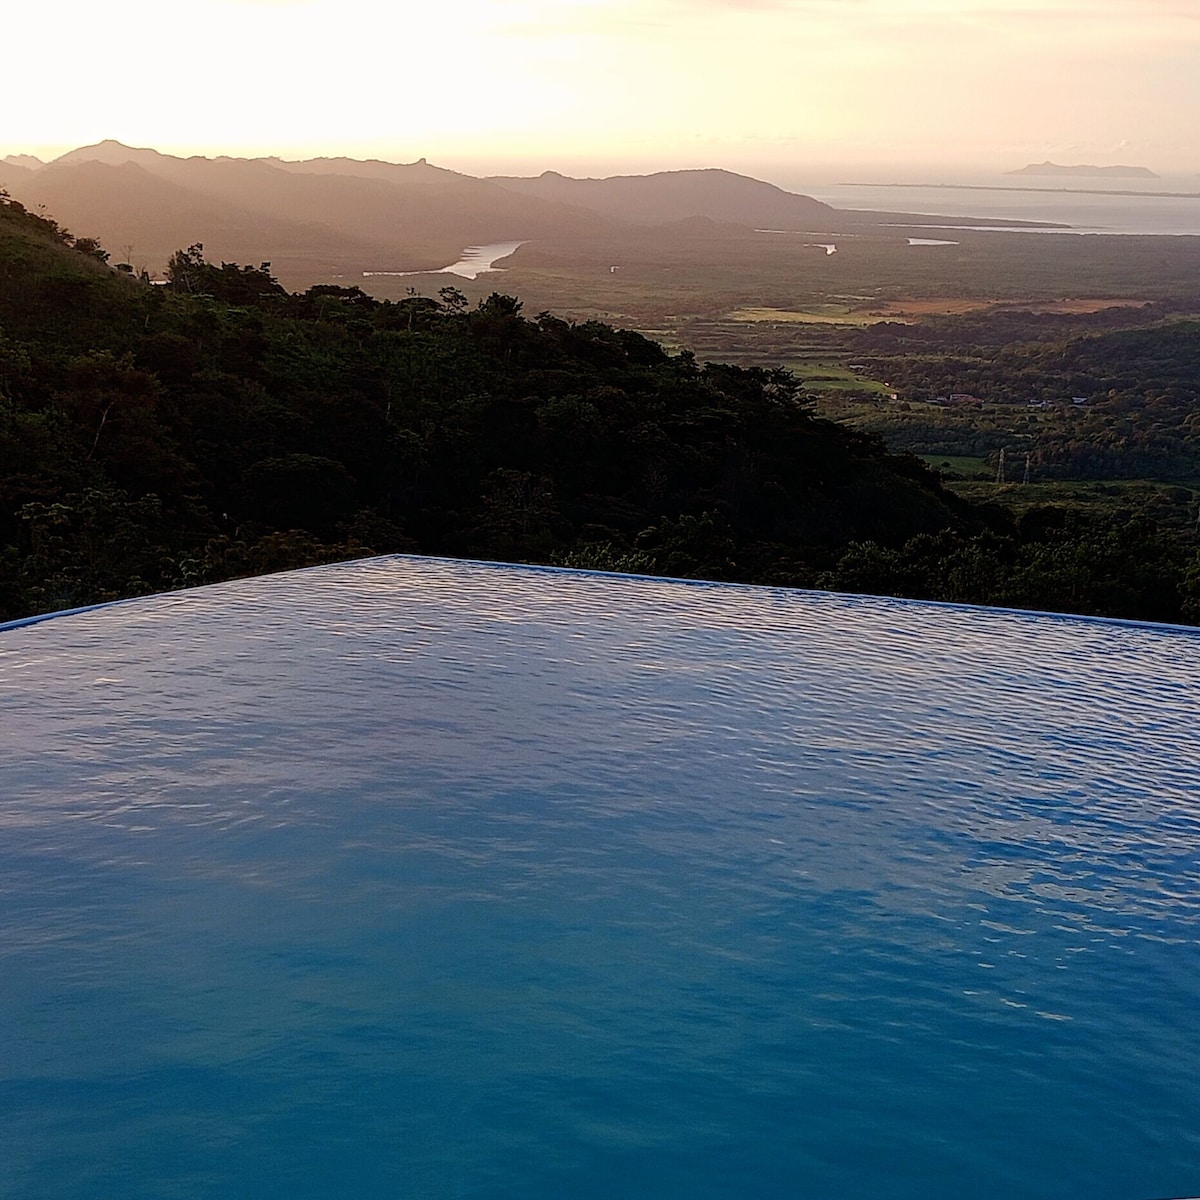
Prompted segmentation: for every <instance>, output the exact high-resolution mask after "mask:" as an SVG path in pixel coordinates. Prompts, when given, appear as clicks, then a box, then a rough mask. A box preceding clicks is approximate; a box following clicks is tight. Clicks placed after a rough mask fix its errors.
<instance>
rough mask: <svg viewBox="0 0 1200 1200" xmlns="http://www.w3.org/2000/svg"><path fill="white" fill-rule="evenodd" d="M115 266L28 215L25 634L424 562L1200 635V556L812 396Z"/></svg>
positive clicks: (441, 319) (2, 275) (1182, 539)
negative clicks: (933, 463)
mask: <svg viewBox="0 0 1200 1200" xmlns="http://www.w3.org/2000/svg"><path fill="white" fill-rule="evenodd" d="M106 260H107V255H106V254H105V252H104V250H103V249H102V248H101V247H100V246H98V245H97V244H96V243H95V242H94V241H92V240H90V239H87V238H80V239H76V238H73V237H72V236H71V235H70V234H69V233H67V232H66V231H65V230H63V229H61V228H60V227H59V226H58V225H57V224H56V223H55V222H54V221H52V220H50V219H48V218H46V217H44V216H39V215H36V214H33V213H30V212H28V211H26V210H25V209H24V207H23V206H21V205H20V204H18V203H16V202H15V201H13V200H11V199H10V198H8V197H0V464H2V466H0V615H2V616H4V617H19V616H22V615H25V614H29V613H35V612H41V611H50V610H55V609H59V608H65V607H71V606H76V605H80V604H85V603H90V602H95V601H100V600H106V599H111V598H116V597H119V596H126V595H135V594H141V593H146V592H151V591H158V590H164V589H169V588H175V587H181V586H187V585H191V584H197V583H204V582H212V581H217V580H221V579H226V578H232V577H236V576H239V575H248V574H257V573H262V572H267V571H272V570H280V569H285V568H289V567H295V566H302V565H308V564H311V563H316V562H324V561H332V560H336V559H339V558H349V557H358V556H362V555H366V554H371V553H387V552H393V551H410V552H416V553H428V554H444V555H454V556H464V557H474V558H487V559H499V560H508V561H531V562H549V563H559V564H563V565H575V566H584V567H594V568H600V569H614V570H627V571H638V572H648V573H655V574H665V575H675V576H693V577H705V578H714V579H727V580H743V581H748V582H759V583H775V584H784V585H798V586H818V587H830V588H839V589H846V590H863V591H876V592H887V593H894V594H902V595H911V596H918V597H928V598H934V599H947V600H951V599H953V600H966V601H974V602H982V603H996V604H1011V605H1017V606H1022V607H1035V608H1051V609H1061V610H1068V611H1077V612H1093V613H1106V614H1111V615H1119V616H1130V617H1139V618H1147V619H1158V620H1193V619H1197V618H1200V558H1198V556H1197V548H1196V540H1195V537H1194V532H1193V531H1192V530H1191V529H1190V528H1185V527H1179V526H1178V525H1177V524H1172V523H1170V522H1165V521H1158V520H1155V519H1154V516H1153V514H1147V513H1145V512H1130V513H1126V514H1122V515H1121V516H1120V518H1119V519H1117V520H1115V521H1114V520H1113V519H1112V518H1111V516H1110V517H1108V518H1106V519H1105V520H1104V521H1103V522H1098V521H1092V520H1088V519H1085V518H1084V517H1082V516H1080V515H1079V514H1072V513H1068V512H1066V511H1060V510H1057V509H1044V510H1038V511H1035V512H1029V513H1025V514H1023V515H1022V516H1021V517H1020V518H1017V517H1014V516H1013V515H1012V514H1010V513H1008V512H1005V511H1004V510H1001V509H999V508H996V507H994V506H977V505H971V504H969V503H968V502H966V501H965V500H962V499H960V498H958V497H956V496H955V495H953V494H952V493H951V492H949V491H948V490H946V489H945V488H944V487H943V485H942V483H941V481H940V480H939V478H938V476H937V475H936V474H935V473H933V472H931V471H930V470H929V469H928V468H927V467H926V466H925V465H924V463H922V462H921V461H920V460H919V459H917V458H915V457H913V456H911V455H906V454H896V453H892V452H889V450H888V449H887V448H886V446H885V444H884V443H883V441H882V440H881V439H880V438H878V437H877V436H874V435H872V434H870V433H864V432H861V431H855V430H851V429H847V428H843V427H842V426H839V425H835V424H833V423H831V422H828V421H825V420H822V419H820V418H818V417H817V416H815V415H814V413H813V412H812V409H811V406H810V405H809V404H808V403H807V401H806V398H805V395H804V394H803V390H802V388H801V386H800V385H799V383H798V382H797V380H796V379H795V377H793V376H792V375H790V374H789V373H788V372H786V371H783V370H777V369H765V368H758V367H734V366H724V365H719V364H714V363H707V364H702V363H700V362H698V361H697V360H696V358H695V357H694V356H693V355H691V354H689V353H686V352H684V353H679V354H674V355H673V354H669V353H668V352H666V351H665V350H664V349H663V348H662V347H661V346H659V345H658V344H657V343H655V342H654V341H651V340H649V339H647V338H646V337H644V336H642V335H640V334H637V333H632V332H628V331H623V330H619V329H616V328H613V327H612V326H610V325H608V324H605V323H601V322H598V321H585V322H581V323H568V322H566V321H563V320H560V319H558V318H556V317H554V316H552V315H550V314H548V313H541V314H538V315H537V316H535V317H530V316H528V315H526V314H525V313H524V312H523V311H522V306H521V303H520V302H519V301H518V300H517V299H515V298H513V297H510V296H505V295H500V294H493V295H491V296H489V297H487V298H485V299H484V300H482V301H481V302H479V303H478V304H477V305H475V306H474V307H472V306H471V305H470V304H469V303H468V301H467V300H466V298H465V297H464V296H463V295H462V294H461V293H459V292H458V291H456V290H454V289H452V288H446V289H443V290H442V292H441V293H440V295H439V298H438V299H436V300H434V299H431V298H428V297H422V296H418V295H415V294H413V295H409V296H407V297H405V298H403V299H400V300H396V301H379V300H376V299H374V298H372V297H370V296H368V295H366V294H364V293H363V292H362V291H360V290H359V289H357V288H353V287H350V288H347V287H340V286H333V285H320V286H316V287H313V288H310V289H309V290H308V291H306V292H303V293H299V294H294V293H289V292H288V291H286V290H285V289H284V288H283V287H282V286H280V284H279V283H278V282H277V281H276V279H275V278H274V276H273V275H272V273H271V268H270V264H268V263H263V264H261V265H259V266H257V267H251V266H239V265H234V264H228V263H222V264H220V265H218V264H214V263H210V262H208V261H207V260H206V258H205V256H204V252H203V247H201V246H192V247H190V248H188V249H187V250H181V251H179V252H178V253H177V254H176V255H175V256H174V257H173V259H172V260H171V264H170V268H169V271H168V280H167V283H166V284H165V285H164V286H152V285H151V284H150V283H149V282H148V281H147V280H144V279H138V278H136V277H135V276H134V274H133V272H131V271H130V270H128V269H125V270H122V269H120V268H112V267H110V266H109V265H108V263H107V261H106ZM1118 357H1119V356H1118Z"/></svg>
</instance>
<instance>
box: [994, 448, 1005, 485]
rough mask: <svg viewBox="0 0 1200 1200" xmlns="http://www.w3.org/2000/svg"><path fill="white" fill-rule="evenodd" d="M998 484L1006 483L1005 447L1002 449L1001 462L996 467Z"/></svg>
mask: <svg viewBox="0 0 1200 1200" xmlns="http://www.w3.org/2000/svg"><path fill="white" fill-rule="evenodd" d="M996 482H997V483H1003V482H1004V447H1003V446H1001V447H1000V462H999V464H998V465H997V467H996Z"/></svg>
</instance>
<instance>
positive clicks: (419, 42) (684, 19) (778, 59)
mask: <svg viewBox="0 0 1200 1200" xmlns="http://www.w3.org/2000/svg"><path fill="white" fill-rule="evenodd" d="M4 27H5V34H6V36H5V41H6V45H7V52H6V53H5V54H4V56H3V57H4V76H5V85H6V87H5V90H6V93H7V95H6V100H5V103H4V105H3V106H2V107H3V112H2V113H0V155H3V154H9V153H33V154H36V155H38V156H39V157H42V158H50V157H53V156H54V155H56V154H58V153H62V152H64V151H66V150H68V149H72V148H74V147H76V146H80V145H86V144H89V143H92V142H96V141H100V140H102V139H104V138H117V139H118V140H120V141H122V142H125V143H127V144H130V145H135V146H150V147H153V148H155V149H158V150H161V151H164V152H167V153H175V154H208V155H212V154H219V153H227V154H236V155H251V156H254V155H265V154H278V155H281V156H283V157H287V158H304V157H313V156H317V155H338V154H346V155H351V156H353V157H359V158H366V157H376V158H384V159H388V160H391V161H398V162H408V161H412V160H414V159H416V158H419V157H426V158H428V159H429V160H430V161H431V162H435V163H438V164H439V165H443V166H448V167H453V168H455V169H458V170H465V171H471V172H473V173H485V172H488V171H519V172H522V173H528V172H537V171H541V170H544V169H547V168H554V169H557V170H563V171H566V172H568V173H583V172H586V171H589V170H590V172H591V173H594V174H598V173H605V172H607V171H613V170H643V169H661V168H668V167H682V166H723V167H728V168H732V169H747V168H759V169H760V170H765V171H766V173H767V174H771V173H772V172H773V173H774V175H775V176H784V175H786V176H788V177H789V178H796V179H798V178H802V177H803V175H804V173H805V171H812V172H819V171H821V170H825V169H828V170H832V171H837V172H842V173H846V172H847V171H849V170H852V169H853V170H858V171H860V172H867V173H870V172H871V171H873V170H877V169H879V168H882V167H888V168H892V169H894V171H895V173H896V174H897V177H899V173H900V172H901V171H902V170H910V172H911V173H912V174H913V175H914V177H916V176H920V175H922V174H924V175H929V174H930V172H931V171H934V170H944V169H947V168H949V167H950V166H954V167H956V168H966V167H968V166H969V167H972V168H979V169H980V170H991V171H995V170H1005V169H1011V168H1014V167H1019V166H1022V165H1024V164H1025V163H1027V162H1034V161H1042V160H1043V159H1052V160H1054V161H1056V162H1068V163H1079V162H1087V163H1096V164H1099V165H1110V164H1114V163H1129V164H1136V165H1145V166H1149V167H1151V168H1153V169H1155V170H1158V171H1160V172H1168V173H1179V174H1189V175H1192V176H1194V175H1195V174H1196V173H1197V172H1200V119H1198V116H1200V0H105V2H103V3H100V4H97V3H96V0H57V2H56V3H55V4H54V6H53V9H52V18H51V17H48V15H47V10H45V9H42V8H41V7H40V6H39V5H34V4H21V5H19V6H14V7H13V9H12V10H11V11H6V13H5V16H4ZM18 48H19V52H17V53H13V52H12V51H13V50H14V49H18Z"/></svg>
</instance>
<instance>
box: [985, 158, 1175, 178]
mask: <svg viewBox="0 0 1200 1200" xmlns="http://www.w3.org/2000/svg"><path fill="white" fill-rule="evenodd" d="M1005 174H1006V175H1063V176H1069V177H1071V178H1080V179H1082V178H1092V179H1158V178H1160V177H1159V176H1158V175H1156V174H1155V173H1154V172H1153V171H1151V170H1150V168H1149V167H1121V166H1116V167H1094V166H1089V165H1087V164H1080V165H1077V166H1073V167H1064V166H1062V165H1060V164H1059V163H1053V162H1042V163H1029V165H1028V166H1024V167H1020V168H1018V169H1017V170H1016V171H1006V172H1005Z"/></svg>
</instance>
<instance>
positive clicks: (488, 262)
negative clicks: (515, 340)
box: [363, 241, 526, 279]
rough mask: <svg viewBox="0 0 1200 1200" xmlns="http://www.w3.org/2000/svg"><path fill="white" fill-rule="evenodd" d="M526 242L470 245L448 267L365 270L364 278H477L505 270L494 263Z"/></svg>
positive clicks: (514, 251) (513, 252)
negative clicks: (445, 276) (416, 276)
mask: <svg viewBox="0 0 1200 1200" xmlns="http://www.w3.org/2000/svg"><path fill="white" fill-rule="evenodd" d="M525 244H526V243H525V242H523V241H521V242H490V243H488V244H487V245H483V246H468V247H467V248H466V249H465V250H464V251H463V252H462V257H461V258H460V259H459V260H458V261H457V262H453V263H451V264H450V265H449V266H448V267H437V268H435V269H433V270H430V271H364V272H363V278H364V279H371V278H375V277H380V276H390V277H392V278H396V277H404V276H408V275H458V276H459V277H460V278H462V279H475V278H477V277H478V276H480V275H486V274H487V273H488V272H490V271H503V270H505V268H504V267H497V266H495V265H494V264H495V263H497V262H499V261H500V259H502V258H507V257H508V256H509V255H510V254H515V253H516V252H517V250H519V249H520V248H521V247H522V246H524V245H525Z"/></svg>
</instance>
